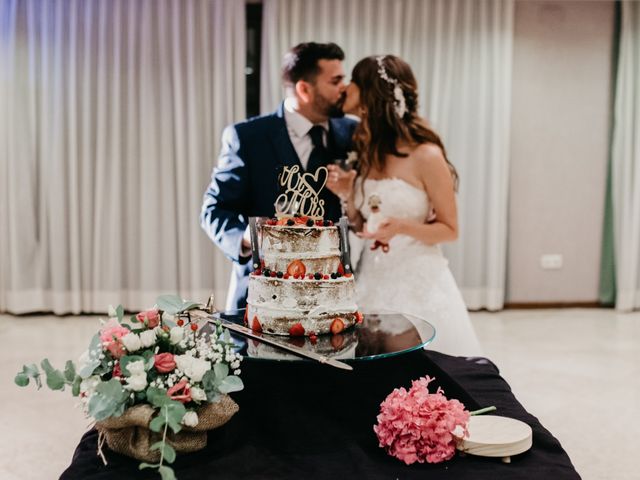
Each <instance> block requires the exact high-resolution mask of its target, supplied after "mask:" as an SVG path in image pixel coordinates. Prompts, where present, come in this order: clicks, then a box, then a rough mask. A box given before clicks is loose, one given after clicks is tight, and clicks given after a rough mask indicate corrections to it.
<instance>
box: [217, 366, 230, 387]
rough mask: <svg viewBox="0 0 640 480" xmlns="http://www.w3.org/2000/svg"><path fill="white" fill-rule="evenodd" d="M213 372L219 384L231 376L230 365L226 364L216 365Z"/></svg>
mask: <svg viewBox="0 0 640 480" xmlns="http://www.w3.org/2000/svg"><path fill="white" fill-rule="evenodd" d="M213 371H214V372H215V374H216V381H217V383H220V382H221V381H222V380H223V379H224V378H225V377H226V376H227V375H229V365H227V364H226V363H216V364H215V365H214V366H213Z"/></svg>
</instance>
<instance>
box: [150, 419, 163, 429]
mask: <svg viewBox="0 0 640 480" xmlns="http://www.w3.org/2000/svg"><path fill="white" fill-rule="evenodd" d="M164 424H165V421H164V418H163V417H156V418H154V419H153V420H151V422H149V429H150V430H151V431H152V432H159V431H160V430H162V427H164Z"/></svg>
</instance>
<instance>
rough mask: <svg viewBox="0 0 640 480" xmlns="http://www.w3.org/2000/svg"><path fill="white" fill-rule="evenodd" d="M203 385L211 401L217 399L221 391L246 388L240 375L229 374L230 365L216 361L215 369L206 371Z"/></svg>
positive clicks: (237, 390)
mask: <svg viewBox="0 0 640 480" xmlns="http://www.w3.org/2000/svg"><path fill="white" fill-rule="evenodd" d="M202 385H203V387H204V391H205V393H206V394H207V401H209V402H215V401H217V400H218V398H219V396H220V394H221V393H231V392H239V391H240V390H242V389H243V388H244V384H243V383H242V380H241V379H240V377H236V376H235V375H229V366H228V365H227V364H224V363H216V364H215V365H214V366H213V370H209V371H208V372H206V373H205V374H204V376H203V377H202Z"/></svg>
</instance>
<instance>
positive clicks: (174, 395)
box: [167, 378, 191, 403]
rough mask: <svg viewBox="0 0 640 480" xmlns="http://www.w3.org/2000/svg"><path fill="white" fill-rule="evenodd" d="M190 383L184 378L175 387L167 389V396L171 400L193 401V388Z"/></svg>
mask: <svg viewBox="0 0 640 480" xmlns="http://www.w3.org/2000/svg"><path fill="white" fill-rule="evenodd" d="M188 385H189V383H188V380H187V379H186V378H183V379H182V380H180V381H179V382H178V383H176V384H175V385H174V386H173V387H171V388H170V389H169V390H167V396H168V397H169V398H170V399H171V400H176V401H178V402H182V403H187V402H190V401H191V389H190V388H189V386H188Z"/></svg>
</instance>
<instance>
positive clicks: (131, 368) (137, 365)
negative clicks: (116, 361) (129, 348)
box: [126, 360, 147, 377]
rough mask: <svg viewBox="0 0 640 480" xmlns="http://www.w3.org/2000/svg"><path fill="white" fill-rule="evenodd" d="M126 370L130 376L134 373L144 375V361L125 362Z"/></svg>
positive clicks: (134, 374) (133, 375)
mask: <svg viewBox="0 0 640 480" xmlns="http://www.w3.org/2000/svg"><path fill="white" fill-rule="evenodd" d="M126 368H127V371H128V372H129V373H130V374H131V376H132V377H135V376H136V375H144V376H145V377H146V375H147V374H146V372H145V371H144V361H143V360H136V361H135V362H130V363H127V367H126Z"/></svg>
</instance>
